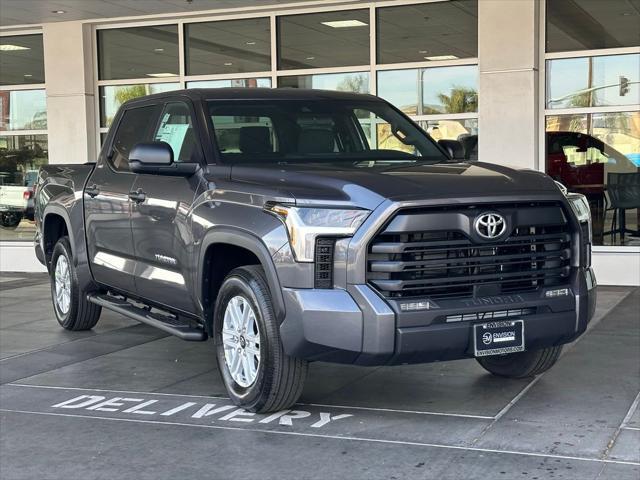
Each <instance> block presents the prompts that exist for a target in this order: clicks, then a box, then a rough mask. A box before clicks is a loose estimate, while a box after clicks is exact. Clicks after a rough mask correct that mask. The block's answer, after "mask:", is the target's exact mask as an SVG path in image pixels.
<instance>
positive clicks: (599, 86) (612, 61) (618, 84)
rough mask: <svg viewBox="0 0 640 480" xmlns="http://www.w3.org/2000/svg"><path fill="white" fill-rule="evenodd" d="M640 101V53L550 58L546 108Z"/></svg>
mask: <svg viewBox="0 0 640 480" xmlns="http://www.w3.org/2000/svg"><path fill="white" fill-rule="evenodd" d="M638 103H640V54H631V55H610V56H602V57H580V58H563V59H558V60H548V61H547V108H576V107H600V106H608V105H633V104H638Z"/></svg>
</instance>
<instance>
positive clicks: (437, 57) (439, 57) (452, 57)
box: [424, 55, 458, 62]
mask: <svg viewBox="0 0 640 480" xmlns="http://www.w3.org/2000/svg"><path fill="white" fill-rule="evenodd" d="M424 59H425V60H430V61H432V62H437V61H438V60H457V59H458V57H456V56H455V55H435V56H433V57H424Z"/></svg>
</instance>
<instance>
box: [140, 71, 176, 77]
mask: <svg viewBox="0 0 640 480" xmlns="http://www.w3.org/2000/svg"><path fill="white" fill-rule="evenodd" d="M175 76H176V74H175V73H169V72H161V73H147V77H156V78H164V77H175Z"/></svg>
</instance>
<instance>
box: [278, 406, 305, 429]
mask: <svg viewBox="0 0 640 480" xmlns="http://www.w3.org/2000/svg"><path fill="white" fill-rule="evenodd" d="M310 415H311V413H310V412H305V411H304V410H291V411H290V412H289V413H287V414H286V415H282V417H280V425H288V426H291V425H292V423H291V420H293V419H294V418H307V417H308V416H310Z"/></svg>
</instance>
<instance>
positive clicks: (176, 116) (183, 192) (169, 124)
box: [131, 100, 206, 313]
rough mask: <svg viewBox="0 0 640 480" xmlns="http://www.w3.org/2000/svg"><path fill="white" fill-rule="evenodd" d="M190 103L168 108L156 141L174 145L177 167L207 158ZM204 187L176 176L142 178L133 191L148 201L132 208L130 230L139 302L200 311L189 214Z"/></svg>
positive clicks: (179, 102)
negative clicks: (193, 280)
mask: <svg viewBox="0 0 640 480" xmlns="http://www.w3.org/2000/svg"><path fill="white" fill-rule="evenodd" d="M196 133H197V130H196V129H195V128H194V115H193V108H192V106H191V104H190V103H189V102H187V101H183V100H175V101H169V102H167V103H166V104H165V105H164V108H163V110H162V114H161V115H160V121H159V122H158V123H157V126H156V127H155V129H154V131H153V133H152V135H151V140H152V141H163V142H166V143H168V144H169V145H171V148H172V150H173V158H174V161H175V162H195V163H202V159H203V153H202V148H201V144H200V141H199V139H198V135H197V134H196ZM205 187H206V183H205V182H204V181H203V180H202V177H201V176H200V175H198V174H196V175H193V176H191V177H173V176H163V175H154V174H138V175H136V181H135V184H134V186H133V189H134V190H135V191H139V192H141V193H144V200H143V201H140V202H139V203H132V207H131V208H132V212H131V227H132V230H133V244H134V245H133V250H134V252H135V256H136V262H137V266H136V287H137V293H138V295H139V296H140V297H143V298H145V299H147V300H150V301H152V302H153V303H157V304H160V305H168V306H170V307H172V308H177V309H180V310H183V311H185V312H189V313H194V312H196V303H195V297H194V294H195V291H194V289H193V288H189V287H190V283H189V278H190V275H191V274H192V273H193V272H191V271H190V270H189V267H190V264H191V263H192V262H190V261H189V258H190V255H191V254H192V250H193V248H194V245H193V238H192V229H191V226H190V224H189V212H190V210H191V206H192V204H193V202H194V200H195V199H196V198H197V196H198V195H199V194H200V193H202V192H203V191H204V189H205Z"/></svg>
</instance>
